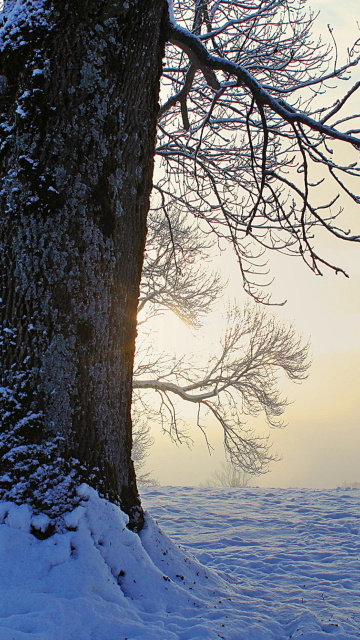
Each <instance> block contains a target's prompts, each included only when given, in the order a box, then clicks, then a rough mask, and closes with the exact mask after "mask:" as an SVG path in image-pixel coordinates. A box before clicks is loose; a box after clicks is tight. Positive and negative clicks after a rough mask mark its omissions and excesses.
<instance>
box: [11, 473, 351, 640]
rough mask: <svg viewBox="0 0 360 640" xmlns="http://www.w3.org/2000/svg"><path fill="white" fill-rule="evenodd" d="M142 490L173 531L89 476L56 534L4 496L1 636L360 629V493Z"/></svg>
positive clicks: (145, 638)
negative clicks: (91, 483)
mask: <svg viewBox="0 0 360 640" xmlns="http://www.w3.org/2000/svg"><path fill="white" fill-rule="evenodd" d="M143 494H144V495H143V498H144V503H145V506H147V507H150V511H151V513H153V514H155V516H156V518H157V519H158V520H159V523H160V525H161V527H162V528H164V529H165V530H166V531H167V532H169V533H171V537H172V541H170V539H169V538H168V537H167V536H166V535H165V534H164V533H162V532H161V531H160V529H159V528H158V526H157V524H156V523H155V522H154V521H153V520H152V519H151V517H150V516H148V517H147V524H146V528H145V530H144V531H143V532H142V534H141V536H140V537H139V536H137V535H136V534H134V533H132V532H130V531H129V530H128V529H126V516H125V515H124V514H123V513H122V512H121V511H120V510H119V509H118V508H117V507H115V506H114V505H111V504H109V503H108V502H106V501H105V500H102V499H100V498H99V497H98V496H97V494H96V492H95V491H93V490H92V489H89V488H88V487H86V486H83V487H81V497H82V504H81V506H79V507H77V508H76V509H75V511H74V512H72V513H71V514H69V515H68V517H67V518H66V522H65V523H64V532H63V533H61V534H56V535H54V536H52V537H50V538H48V539H46V540H39V539H37V538H36V537H34V536H33V535H32V534H31V533H30V529H31V526H35V527H36V528H38V529H39V528H41V527H42V526H44V527H45V526H46V522H45V521H44V522H42V519H41V517H40V518H39V517H38V516H37V517H35V518H34V517H33V516H32V514H31V512H30V510H29V509H28V507H27V506H25V505H23V506H21V507H17V506H15V505H13V504H9V503H0V523H1V524H0V640H24V639H27V640H126V639H127V640H135V639H137V640H217V639H218V638H225V639H226V640H282V639H285V638H298V637H301V638H303V639H306V640H317V639H318V638H320V637H321V638H323V639H325V638H326V637H327V636H328V634H331V636H332V638H334V640H343V639H345V638H359V637H360V610H359V605H360V598H359V594H358V585H359V578H360V565H359V547H360V545H359V530H360V524H359V515H360V513H359V511H360V510H359V497H360V492H359V491H348V492H346V491H333V492H329V491H327V492H321V491H309V490H304V491H295V490H290V491H285V490H273V491H266V490H261V489H243V490H241V489H236V490H234V489H233V490H211V489H201V490H199V489H188V488H155V489H147V490H144V492H143ZM177 544H181V545H183V544H184V545H186V546H187V547H188V548H190V549H191V553H189V552H188V551H187V550H184V549H183V548H179V547H178V546H177ZM192 554H195V555H196V556H197V557H198V558H199V560H200V561H201V562H202V564H200V562H198V560H196V559H195V558H194V557H193V555H192Z"/></svg>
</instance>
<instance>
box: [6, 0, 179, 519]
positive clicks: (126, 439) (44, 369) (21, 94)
mask: <svg viewBox="0 0 360 640" xmlns="http://www.w3.org/2000/svg"><path fill="white" fill-rule="evenodd" d="M166 8H167V5H166V3H164V2H163V0H127V1H126V0H111V1H110V0H105V1H102V2H95V1H92V0H81V2H80V1H77V0H68V1H67V2H55V0H51V1H50V0H5V8H4V10H3V12H2V14H1V13H0V19H1V17H2V22H3V25H2V27H1V30H0V44H1V58H0V112H1V113H0V115H1V124H0V131H1V169H0V171H1V180H2V184H1V228H0V263H1V265H0V266H1V285H0V287H1V288H0V297H1V303H0V307H1V308H0V323H1V325H0V326H1V327H2V328H1V333H0V356H1V362H0V386H1V393H0V402H1V406H0V421H1V435H0V456H1V466H0V474H1V494H0V497H1V498H2V499H8V500H12V501H15V502H18V503H20V502H23V501H27V502H31V503H32V505H33V506H34V507H35V509H37V510H38V511H40V510H41V511H44V512H45V513H47V514H48V515H51V516H57V515H59V514H61V513H62V512H63V511H64V510H65V509H68V508H69V505H72V504H74V503H75V502H76V497H75V495H76V491H75V489H76V486H77V484H78V482H79V481H82V480H84V479H85V480H87V481H88V482H89V483H90V484H92V485H93V486H94V487H95V488H97V489H99V490H100V492H101V493H102V494H103V495H105V496H106V497H108V498H109V499H110V500H112V501H114V502H117V503H119V504H121V506H122V508H123V509H124V510H125V511H126V512H127V513H128V514H129V516H130V522H131V524H132V526H138V527H140V526H141V519H142V512H141V507H140V501H139V498H138V493H137V488H136V481H135V475H134V470H133V464H132V461H131V418H130V404H131V380H132V367H133V356H134V342H135V331H136V328H135V327H136V324H135V317H136V308H137V300H138V289H139V281H140V274H141V267H142V259H143V249H144V242H145V234H146V214H147V211H148V205H149V193H150V189H151V184H152V171H153V160H152V158H153V150H154V144H155V127H156V118H157V111H158V106H157V101H158V91H159V76H160V72H161V58H162V48H163V37H162V21H163V19H164V17H165V15H166V13H165V12H166Z"/></svg>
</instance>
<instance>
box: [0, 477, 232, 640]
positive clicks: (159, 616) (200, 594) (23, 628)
mask: <svg viewBox="0 0 360 640" xmlns="http://www.w3.org/2000/svg"><path fill="white" fill-rule="evenodd" d="M79 493H80V496H81V500H82V501H81V504H80V505H79V506H78V507H76V508H75V509H74V510H73V511H72V512H70V513H68V514H66V515H65V517H64V530H63V532H61V533H56V534H54V535H53V536H51V537H49V538H47V539H45V540H41V539H38V538H37V537H35V536H34V535H32V533H31V530H32V528H35V529H36V530H37V531H44V530H46V528H47V525H48V519H47V516H42V515H35V516H34V515H33V514H32V512H31V510H30V508H29V506H28V505H21V506H18V505H15V504H13V503H10V502H3V503H1V504H0V523H1V524H0V566H1V574H0V592H1V601H0V639H1V640H23V639H25V638H26V639H27V640H123V639H124V640H125V639H128V640H135V639H139V640H140V639H141V640H178V638H181V639H183V640H185V639H190V638H203V639H204V640H205V639H206V640H210V639H212V638H214V639H215V638H216V639H217V638H219V637H221V636H219V633H220V630H221V629H222V628H223V627H222V625H223V624H224V621H223V617H224V616H223V614H222V613H221V612H217V610H216V606H215V608H214V604H215V603H216V602H217V601H218V599H219V594H221V595H222V596H223V597H230V587H229V585H228V584H227V582H226V581H225V580H223V579H221V578H220V577H218V576H217V575H216V573H215V572H212V571H211V570H209V571H208V570H206V569H205V568H204V567H203V566H202V565H200V563H199V562H197V561H196V560H195V558H193V557H191V556H189V555H188V554H186V553H185V552H184V551H183V550H181V549H180V548H179V547H177V546H176V545H174V544H173V543H172V542H171V541H170V540H169V539H168V538H167V537H166V536H165V535H164V534H163V533H162V532H161V530H160V529H159V527H158V526H157V525H156V523H155V522H154V521H153V520H152V519H151V517H150V516H149V515H148V514H147V515H146V526H145V528H144V530H143V532H142V533H141V536H139V535H137V534H135V533H133V532H132V531H130V530H129V529H127V528H126V524H127V520H128V519H127V516H126V515H125V514H124V513H123V512H122V511H121V510H120V509H119V508H118V507H117V506H115V505H113V504H111V503H109V502H107V501H106V500H104V499H102V498H100V497H99V496H98V494H97V493H96V491H94V490H93V489H91V488H90V487H88V486H87V485H82V486H81V487H80V490H79ZM213 601H214V602H213ZM211 608H212V611H211V612H210V611H209V609H211ZM214 613H215V615H214ZM209 621H211V629H209ZM159 634H160V635H159Z"/></svg>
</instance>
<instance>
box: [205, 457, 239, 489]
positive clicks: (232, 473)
mask: <svg viewBox="0 0 360 640" xmlns="http://www.w3.org/2000/svg"><path fill="white" fill-rule="evenodd" d="M250 482H251V474H250V473H247V472H246V471H244V469H241V468H239V467H236V466H235V465H234V464H232V463H231V462H229V461H227V462H223V463H222V464H221V467H220V469H218V470H217V471H214V473H212V474H211V477H210V478H209V480H207V481H206V482H205V483H204V484H203V485H202V486H204V487H248V486H249V484H250Z"/></svg>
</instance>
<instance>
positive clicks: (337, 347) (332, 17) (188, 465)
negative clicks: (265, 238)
mask: <svg viewBox="0 0 360 640" xmlns="http://www.w3.org/2000/svg"><path fill="white" fill-rule="evenodd" d="M310 5H311V6H312V7H313V8H314V9H315V10H317V9H320V10H321V12H322V13H321V23H320V24H321V25H324V27H325V29H326V25H327V23H330V24H331V25H332V26H333V28H334V34H335V37H336V38H337V42H338V47H339V50H340V49H341V47H342V46H343V47H344V48H345V47H346V45H347V44H350V41H352V40H353V39H355V37H356V35H357V32H356V22H355V20H356V18H357V16H358V0H350V1H349V0H347V1H346V3H339V2H335V1H334V0H317V1H316V2H315V1H312V2H311V3H310ZM351 34H353V36H351ZM353 77H354V79H359V78H360V71H356V74H355V73H354V75H353ZM350 86H351V85H350V83H349V87H350ZM343 87H344V85H343ZM347 89H348V87H347V85H346V88H345V89H343V91H347ZM359 104H360V100H359V96H358V97H357V98H356V100H355V101H353V103H352V108H353V110H356V111H360V109H359V106H358V105H359ZM357 191H359V188H358V189H357ZM344 205H345V207H346V214H347V215H349V217H351V218H353V216H356V218H357V219H358V220H359V218H360V207H357V208H358V209H359V211H357V212H356V213H355V209H356V207H355V206H353V205H352V203H351V202H350V201H346V202H344ZM359 229H360V220H359V224H358V225H357V232H359ZM322 248H323V251H325V252H326V254H327V256H328V257H329V258H332V260H333V261H335V262H336V263H337V264H338V265H339V266H341V267H343V268H345V270H346V271H347V272H348V273H349V275H350V278H349V279H346V278H344V277H342V276H341V275H337V276H336V275H335V274H333V273H332V272H327V273H326V274H325V275H324V276H323V277H315V276H314V275H313V274H312V272H310V270H308V269H307V268H306V267H305V265H304V264H302V263H301V262H300V261H297V260H294V259H286V258H283V257H279V258H276V259H275V260H273V262H272V270H273V273H274V275H275V276H276V282H275V284H274V285H273V291H274V294H275V295H276V296H277V297H278V298H279V299H287V304H286V306H285V307H282V308H279V309H278V310H277V313H278V314H279V316H280V317H281V318H282V319H283V320H284V321H285V322H288V321H294V323H295V326H296V329H297V331H298V332H299V333H300V334H302V335H303V336H304V337H305V338H310V339H311V352H312V360H313V363H312V366H311V369H310V372H309V378H308V380H307V381H305V382H304V383H302V384H301V385H294V384H288V385H286V389H285V392H286V395H287V396H288V398H289V399H291V400H292V401H293V404H291V405H290V406H289V407H288V408H287V410H286V413H285V416H284V417H285V420H286V422H287V423H288V426H287V427H286V428H285V429H283V430H281V431H279V430H273V431H272V432H271V439H272V441H273V443H274V446H273V450H274V451H275V452H276V453H278V454H279V455H280V456H281V457H282V460H281V461H279V462H276V463H273V464H272V465H271V470H270V472H269V473H268V474H266V475H264V476H261V477H258V478H256V479H255V480H254V483H253V484H257V485H259V486H274V487H295V486H302V487H319V488H331V487H336V486H338V485H339V484H341V483H343V482H345V481H348V482H354V481H360V245H351V244H349V243H345V242H341V241H336V242H335V243H334V242H333V241H330V240H323V241H322ZM229 269H230V270H231V272H232V273H234V269H236V266H234V265H233V263H232V261H231V259H229ZM225 275H226V272H225ZM170 325H171V321H170V320H169V319H168V320H167V323H166V327H167V328H169V326H170ZM172 326H173V333H174V334H176V333H178V334H179V339H180V340H181V341H184V336H185V334H184V333H183V329H182V328H181V327H180V326H179V324H178V323H177V322H176V321H174V322H173V325H172ZM156 433H158V432H154V435H155V434H156ZM191 436H192V437H193V438H194V439H195V444H194V447H193V449H192V450H191V451H190V450H188V449H187V448H186V446H181V447H180V446H178V447H177V446H175V445H174V444H172V443H171V442H170V441H169V440H168V438H167V437H166V436H163V435H156V443H155V445H154V446H153V448H152V450H151V454H150V456H149V461H148V468H149V470H152V472H153V473H152V474H153V476H154V477H156V478H157V479H158V480H159V481H160V483H161V484H173V485H198V484H200V483H202V482H205V481H206V480H207V479H208V477H209V476H210V474H211V473H212V472H213V471H214V470H215V469H217V468H218V467H219V464H220V462H221V460H223V449H222V444H221V432H220V427H218V428H216V429H215V428H214V429H213V428H212V425H210V429H209V436H210V440H211V443H212V444H213V446H214V448H215V451H214V452H213V453H212V455H211V457H210V456H209V454H208V451H207V448H206V445H205V442H204V440H203V438H202V436H201V434H197V432H196V427H195V425H194V427H193V429H192V430H191Z"/></svg>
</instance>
